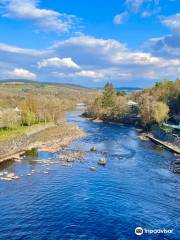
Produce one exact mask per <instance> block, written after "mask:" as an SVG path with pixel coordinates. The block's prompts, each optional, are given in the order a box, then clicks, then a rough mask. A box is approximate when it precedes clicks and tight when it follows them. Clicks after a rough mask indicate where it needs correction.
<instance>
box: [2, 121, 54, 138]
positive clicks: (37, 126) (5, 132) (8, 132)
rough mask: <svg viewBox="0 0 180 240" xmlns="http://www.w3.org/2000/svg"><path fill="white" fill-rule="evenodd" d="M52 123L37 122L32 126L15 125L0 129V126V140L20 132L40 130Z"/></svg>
mask: <svg viewBox="0 0 180 240" xmlns="http://www.w3.org/2000/svg"><path fill="white" fill-rule="evenodd" d="M53 125H54V124H53V123H46V124H45V123H39V124H34V125H32V126H17V127H14V128H12V129H1V128H0V141H4V140H6V139H10V138H13V137H16V136H19V135H21V134H30V133H32V132H36V131H40V130H42V129H44V128H48V127H51V126H53Z"/></svg>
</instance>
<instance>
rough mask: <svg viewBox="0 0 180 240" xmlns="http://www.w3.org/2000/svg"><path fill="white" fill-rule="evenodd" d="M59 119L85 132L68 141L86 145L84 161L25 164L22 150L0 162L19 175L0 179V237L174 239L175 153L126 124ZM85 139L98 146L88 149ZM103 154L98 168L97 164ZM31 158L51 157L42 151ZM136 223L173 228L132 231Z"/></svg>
mask: <svg viewBox="0 0 180 240" xmlns="http://www.w3.org/2000/svg"><path fill="white" fill-rule="evenodd" d="M66 118H67V120H68V121H69V122H71V123H74V124H77V125H79V126H80V127H81V128H82V129H84V130H85V131H86V133H87V136H86V137H84V138H82V139H79V140H77V141H75V142H73V143H72V144H71V145H70V146H69V147H68V148H69V149H70V150H71V151H73V150H81V151H85V152H86V157H85V161H84V163H81V162H78V161H77V162H75V163H73V166H72V167H66V166H62V165H60V164H50V165H49V164H38V163H37V164H32V163H31V157H26V158H25V159H24V160H23V161H22V162H16V163H9V164H6V165H5V166H1V169H0V170H1V171H8V172H15V173H16V174H17V175H18V176H20V179H18V180H14V181H10V182H7V181H0V239H1V240H11V239H12V240H17V239H18V240H19V239H23V240H26V239H27V240H36V239H37V240H45V239H48V240H56V239H57V240H61V239H62V240H71V239H72V240H81V239H83V240H106V239H107V240H134V239H135V240H136V239H147V240H151V239H156V240H161V239H163V240H171V239H172V240H179V239H180V205H179V203H180V188H179V186H180V176H179V175H176V174H174V173H173V172H171V170H170V165H171V162H172V161H173V160H174V159H175V156H174V155H173V154H172V153H170V152H168V151H166V150H163V149H162V148H159V147H157V146H156V145H154V144H153V143H151V142H149V141H141V140H140V139H139V138H138V133H137V131H136V130H135V129H134V128H132V127H125V126H119V125H116V124H104V123H93V122H90V121H88V120H86V119H84V118H81V117H79V113H78V112H72V113H69V114H68V115H67V116H66ZM92 146H96V148H97V150H98V151H97V152H90V151H89V149H90V148H91V147H92ZM102 157H103V158H105V159H106V160H107V164H106V166H104V167H103V166H99V165H98V164H97V161H98V159H99V158H102ZM37 158H38V159H48V158H49V159H52V161H56V162H57V161H58V158H57V154H49V153H47V152H39V153H38V156H37V157H36V159H37ZM90 167H96V171H90V169H89V168H90ZM32 170H33V172H34V174H33V175H32V176H27V174H28V173H29V172H30V171H32ZM45 171H47V172H48V174H45V173H47V172H45ZM139 226H140V227H142V228H145V229H149V230H153V229H164V228H165V229H166V230H172V231H173V232H172V233H168V234H166V233H161V234H159V235H157V234H146V233H144V234H143V235H141V236H136V235H135V233H134V230H135V228H136V227H139Z"/></svg>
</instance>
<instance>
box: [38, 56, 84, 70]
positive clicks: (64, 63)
mask: <svg viewBox="0 0 180 240" xmlns="http://www.w3.org/2000/svg"><path fill="white" fill-rule="evenodd" d="M38 67H39V68H44V67H56V68H63V67H66V68H75V69H79V68H80V66H79V65H77V64H76V63H75V62H74V61H73V60H72V59H71V58H62V59H60V58H58V57H53V58H48V59H43V60H41V61H40V62H38Z"/></svg>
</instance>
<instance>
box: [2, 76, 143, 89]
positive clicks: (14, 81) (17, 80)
mask: <svg viewBox="0 0 180 240" xmlns="http://www.w3.org/2000/svg"><path fill="white" fill-rule="evenodd" d="M2 83H7V84H8V83H15V84H18V83H19V84H23V83H24V84H26V83H29V84H39V85H41V84H42V85H54V86H62V87H69V88H76V89H77V88H78V89H94V90H102V89H103V87H86V86H83V85H78V84H74V83H58V82H41V81H34V80H27V79H2V80H0V84H2ZM115 89H116V90H117V91H118V92H121V91H125V92H133V91H138V90H142V89H143V88H139V87H115Z"/></svg>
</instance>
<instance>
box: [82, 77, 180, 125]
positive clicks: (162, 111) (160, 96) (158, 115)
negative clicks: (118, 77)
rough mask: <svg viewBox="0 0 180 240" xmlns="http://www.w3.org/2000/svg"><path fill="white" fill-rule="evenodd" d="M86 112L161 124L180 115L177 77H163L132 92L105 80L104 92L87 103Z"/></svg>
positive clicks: (104, 117) (101, 116) (87, 114)
mask: <svg viewBox="0 0 180 240" xmlns="http://www.w3.org/2000/svg"><path fill="white" fill-rule="evenodd" d="M85 115H86V116H88V117H91V118H94V119H96V118H98V119H101V120H107V121H119V122H121V121H122V122H125V120H130V119H133V121H134V123H135V124H138V125H141V126H142V127H144V128H150V127H151V126H153V125H155V124H156V125H162V123H163V122H165V121H167V120H168V119H173V117H174V116H175V115H180V80H179V79H177V80H176V81H175V82H173V81H169V80H164V81H162V82H160V83H156V84H155V86H153V87H152V88H147V89H144V90H138V91H134V92H132V93H131V94H127V93H124V92H118V91H116V89H115V88H114V87H113V85H112V84H111V83H107V84H106V85H105V87H104V90H103V92H102V93H101V94H99V95H98V96H97V97H96V98H95V100H92V101H90V102H89V103H88V108H87V112H86V113H85ZM127 122H128V121H127Z"/></svg>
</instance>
